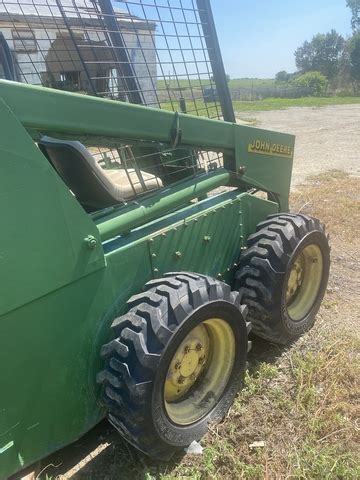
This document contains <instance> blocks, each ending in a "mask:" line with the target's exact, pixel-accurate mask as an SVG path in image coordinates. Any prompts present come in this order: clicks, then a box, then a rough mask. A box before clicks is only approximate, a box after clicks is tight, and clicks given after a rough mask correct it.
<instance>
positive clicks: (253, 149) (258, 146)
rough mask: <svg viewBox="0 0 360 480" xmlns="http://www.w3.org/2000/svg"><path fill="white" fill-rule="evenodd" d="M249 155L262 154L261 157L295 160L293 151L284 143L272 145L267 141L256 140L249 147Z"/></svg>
mask: <svg viewBox="0 0 360 480" xmlns="http://www.w3.org/2000/svg"><path fill="white" fill-rule="evenodd" d="M248 152H249V153H260V154H261V155H272V156H275V157H284V158H293V153H294V152H293V149H292V147H290V146H289V145H284V144H283V143H271V142H267V141H265V140H254V141H253V142H252V143H249V145H248Z"/></svg>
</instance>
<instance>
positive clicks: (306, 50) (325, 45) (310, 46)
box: [295, 30, 345, 79]
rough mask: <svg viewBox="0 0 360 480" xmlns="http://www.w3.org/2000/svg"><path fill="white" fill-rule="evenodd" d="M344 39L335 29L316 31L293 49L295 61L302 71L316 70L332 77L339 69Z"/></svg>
mask: <svg viewBox="0 0 360 480" xmlns="http://www.w3.org/2000/svg"><path fill="white" fill-rule="evenodd" d="M344 45H345V40H344V39H343V37H342V36H341V35H339V34H338V33H337V32H336V31H335V30H331V31H330V32H328V33H325V34H324V33H318V34H317V35H315V36H314V37H313V38H312V40H311V42H307V41H306V42H304V43H303V45H302V46H301V47H299V48H298V49H297V50H296V51H295V63H296V66H297V67H298V69H299V70H301V71H302V72H311V71H318V72H321V73H322V74H323V75H325V76H326V77H328V78H329V79H332V78H334V77H335V76H336V74H337V73H338V71H339V66H340V61H341V58H342V53H343V50H344Z"/></svg>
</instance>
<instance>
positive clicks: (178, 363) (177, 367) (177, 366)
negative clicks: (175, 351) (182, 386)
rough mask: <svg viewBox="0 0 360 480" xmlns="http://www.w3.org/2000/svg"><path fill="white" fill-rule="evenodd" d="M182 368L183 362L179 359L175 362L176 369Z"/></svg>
mask: <svg viewBox="0 0 360 480" xmlns="http://www.w3.org/2000/svg"><path fill="white" fill-rule="evenodd" d="M180 368H181V363H180V362H179V361H178V362H176V363H175V369H176V370H179V369H180Z"/></svg>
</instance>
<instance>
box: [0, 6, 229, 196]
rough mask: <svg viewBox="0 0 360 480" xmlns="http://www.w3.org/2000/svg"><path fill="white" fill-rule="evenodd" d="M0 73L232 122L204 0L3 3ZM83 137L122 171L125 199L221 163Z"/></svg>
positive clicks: (107, 165)
mask: <svg viewBox="0 0 360 480" xmlns="http://www.w3.org/2000/svg"><path fill="white" fill-rule="evenodd" d="M0 78H5V79H10V80H15V81H18V82H23V83H29V84H34V85H43V86H46V87H50V88H55V89H60V90H67V91H72V92H77V93H82V94H87V95H94V96H100V97H105V98H111V99H113V100H118V101H125V102H130V103H135V104H141V105H144V106H150V107H156V108H161V109H166V110H172V111H179V112H182V113H187V114H192V115H198V116H206V117H209V118H217V119H224V120H227V121H235V117H234V112H233V108H232V103H231V99H230V94H229V89H228V85H227V80H226V75H225V71H224V66H223V63H222V58H221V53H220V48H219V44H218V39H217V35H216V29H215V24H214V19H213V16H212V11H211V6H210V1H209V0H129V1H128V0H123V1H111V0H3V1H2V2H1V3H0ZM139 140H141V139H139ZM86 141H87V145H86V147H88V151H89V152H90V153H91V154H92V155H93V157H94V158H95V160H96V161H97V162H98V163H99V164H100V165H101V166H102V167H103V168H104V169H111V170H113V169H121V170H123V171H124V173H125V174H126V182H128V184H129V185H130V187H131V192H132V193H131V194H130V193H129V198H133V197H136V196H138V195H139V194H142V193H144V192H146V191H148V190H151V189H154V188H160V187H161V186H165V185H168V184H169V183H172V182H174V181H178V180H181V179H182V178H184V177H189V176H190V175H196V174H197V173H199V172H200V173H201V172H204V171H208V170H210V169H214V168H217V167H218V166H221V165H222V154H221V153H219V152H216V153H215V152H204V151H203V150H200V149H199V150H198V151H195V150H191V151H190V150H189V149H184V148H181V146H179V147H178V148H175V149H172V148H171V147H170V146H169V145H156V146H154V145H148V146H146V148H144V147H142V148H139V147H138V146H137V145H136V144H135V145H129V144H128V143H126V144H124V143H121V142H120V141H119V144H118V145H115V146H114V145H112V146H111V148H110V147H109V148H106V146H104V145H105V143H106V142H102V146H101V147H99V146H97V145H94V144H92V142H91V139H90V140H89V139H86ZM83 143H86V142H85V140H84V142H83ZM146 172H147V173H146ZM118 173H119V172H118ZM145 174H146V175H145ZM149 175H150V176H149ZM152 176H154V177H156V181H154V179H153V178H152ZM145 177H146V178H145Z"/></svg>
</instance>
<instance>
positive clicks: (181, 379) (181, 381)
mask: <svg viewBox="0 0 360 480" xmlns="http://www.w3.org/2000/svg"><path fill="white" fill-rule="evenodd" d="M184 382H185V378H184V377H183V376H182V375H180V377H179V378H178V383H179V384H180V385H182V384H183V383H184Z"/></svg>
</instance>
